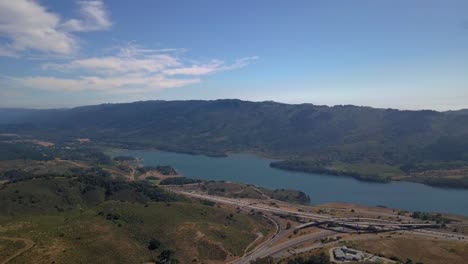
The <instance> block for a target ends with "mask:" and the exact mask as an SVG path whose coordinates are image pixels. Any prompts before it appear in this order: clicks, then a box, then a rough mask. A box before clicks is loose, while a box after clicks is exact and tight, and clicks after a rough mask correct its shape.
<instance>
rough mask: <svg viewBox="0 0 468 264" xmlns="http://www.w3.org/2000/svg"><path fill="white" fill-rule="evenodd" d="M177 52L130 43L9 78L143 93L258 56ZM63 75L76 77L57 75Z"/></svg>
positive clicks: (33, 84)
mask: <svg viewBox="0 0 468 264" xmlns="http://www.w3.org/2000/svg"><path fill="white" fill-rule="evenodd" d="M179 53H180V49H157V50H155V49H146V48H142V47H140V46H136V45H133V44H131V45H126V46H124V47H122V48H120V49H118V50H116V51H114V53H113V54H107V55H106V56H102V57H86V58H78V59H70V60H68V61H67V62H65V63H45V64H42V66H41V67H42V69H43V70H44V71H46V72H47V75H41V76H27V77H16V78H12V77H10V79H11V80H13V81H14V82H15V83H16V84H17V85H19V86H25V87H29V88H36V89H41V90H49V91H88V90H93V91H103V92H111V93H119V92H122V93H125V92H127V93H144V92H147V91H152V90H160V89H167V88H174V87H181V86H186V85H190V84H195V83H199V82H201V78H200V77H201V76H204V75H208V74H214V73H217V72H221V71H228V70H235V69H239V68H242V67H245V66H247V65H249V63H251V62H252V61H253V60H256V59H258V58H257V57H246V58H241V59H238V60H236V61H234V62H233V63H226V62H224V61H222V60H219V59H212V60H210V61H208V62H205V63H200V62H193V60H189V59H187V58H185V57H183V56H181V55H180V54H179ZM64 74H65V75H67V74H69V75H72V76H77V77H71V78H64V77H59V76H60V75H64Z"/></svg>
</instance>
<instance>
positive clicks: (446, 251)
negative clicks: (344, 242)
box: [351, 237, 468, 264]
mask: <svg viewBox="0 0 468 264" xmlns="http://www.w3.org/2000/svg"><path fill="white" fill-rule="evenodd" d="M351 245H352V246H354V247H355V248H358V249H362V250H366V251H368V252H371V253H375V254H379V253H380V254H383V255H384V256H386V257H397V258H398V259H400V260H402V261H406V260H407V259H411V260H412V261H413V263H418V262H420V263H424V264H438V263H465V261H466V260H467V259H468V244H466V243H457V242H450V241H438V240H432V239H421V238H409V237H394V238H382V239H378V240H367V241H359V242H353V243H352V244H351Z"/></svg>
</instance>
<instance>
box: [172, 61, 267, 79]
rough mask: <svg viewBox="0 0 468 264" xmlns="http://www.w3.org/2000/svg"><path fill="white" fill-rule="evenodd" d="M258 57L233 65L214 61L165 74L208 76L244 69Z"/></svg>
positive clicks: (176, 69) (236, 62)
mask: <svg viewBox="0 0 468 264" xmlns="http://www.w3.org/2000/svg"><path fill="white" fill-rule="evenodd" d="M257 59H258V57H246V58H242V59H238V60H236V61H235V62H234V63H233V64H230V65H226V64H225V63H224V62H223V61H220V60H212V61H211V62H210V63H208V64H203V65H193V66H190V67H183V68H175V69H168V70H165V71H164V73H165V74H167V75H207V74H212V73H215V72H220V71H228V70H235V69H240V68H243V67H245V66H247V65H249V64H250V63H251V62H252V61H253V60H257Z"/></svg>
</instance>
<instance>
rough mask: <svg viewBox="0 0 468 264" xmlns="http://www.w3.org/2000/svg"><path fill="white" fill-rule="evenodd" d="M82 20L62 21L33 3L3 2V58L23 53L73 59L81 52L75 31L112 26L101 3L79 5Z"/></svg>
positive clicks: (0, 6)
mask: <svg viewBox="0 0 468 264" xmlns="http://www.w3.org/2000/svg"><path fill="white" fill-rule="evenodd" d="M78 4H79V7H80V9H79V10H80V12H79V13H80V16H81V18H80V19H71V20H68V21H62V19H61V18H60V16H59V15H58V14H55V13H52V12H50V11H48V10H47V9H46V8H45V7H43V6H41V5H40V4H39V3H38V2H36V1H33V0H14V1H12V0H0V37H1V38H3V39H4V40H5V41H3V42H0V56H10V57H13V56H19V55H21V54H22V53H24V52H29V51H32V52H36V53H45V54H53V55H70V54H72V53H74V52H75V51H76V50H77V49H78V46H79V45H78V43H79V42H78V39H77V37H76V36H74V35H73V34H72V32H74V31H93V30H104V29H107V28H109V27H110V26H111V25H112V23H111V22H110V20H109V16H108V13H107V11H106V9H105V8H104V4H103V3H102V2H101V1H82V2H79V3H78Z"/></svg>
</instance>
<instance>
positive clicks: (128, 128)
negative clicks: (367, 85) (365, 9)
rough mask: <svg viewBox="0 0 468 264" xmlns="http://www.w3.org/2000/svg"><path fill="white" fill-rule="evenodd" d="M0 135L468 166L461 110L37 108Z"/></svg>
mask: <svg viewBox="0 0 468 264" xmlns="http://www.w3.org/2000/svg"><path fill="white" fill-rule="evenodd" d="M9 111H10V114H11V112H12V110H11V109H10V110H9ZM2 115H3V116H4V115H5V114H4V111H2V110H0V116H2ZM1 120H8V118H5V117H3V118H2V119H1ZM10 123H11V122H10ZM0 131H1V132H2V133H19V134H32V135H34V136H36V137H39V138H41V139H48V140H52V141H54V140H56V141H57V140H65V141H66V140H73V139H76V138H90V139H92V140H93V141H96V142H100V143H105V144H111V145H115V146H121V147H131V148H151V147H152V148H159V149H165V150H171V151H179V152H188V153H197V154H206V155H223V154H225V153H227V152H236V151H254V152H259V153H263V154H265V155H267V156H275V157H283V158H286V159H292V160H301V161H302V160H306V161H307V166H309V167H320V168H322V167H327V168H328V169H336V168H338V169H340V170H341V169H346V170H351V171H360V169H357V168H358V167H359V166H357V167H356V166H354V165H355V164H380V165H385V166H393V167H395V168H398V169H399V170H401V171H402V172H410V171H413V172H418V171H423V170H433V169H440V168H443V169H458V168H461V167H464V166H465V165H466V164H465V163H466V162H467V161H468V113H467V112H466V111H463V110H462V111H449V112H436V111H430V110H423V111H401V110H395V109H376V108H371V107H359V106H348V105H345V106H334V107H328V106H317V105H312V104H299V105H290V104H282V103H276V102H248V101H241V100H215V101H145V102H135V103H125V104H103V105H96V106H85V107H77V108H73V109H67V110H64V109H62V110H38V111H32V112H31V113H30V115H29V116H28V115H27V114H25V115H22V116H21V118H18V119H16V120H15V124H4V125H2V126H1V129H0ZM343 164H351V165H353V166H354V167H353V166H352V167H351V168H350V167H349V166H345V165H343Z"/></svg>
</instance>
